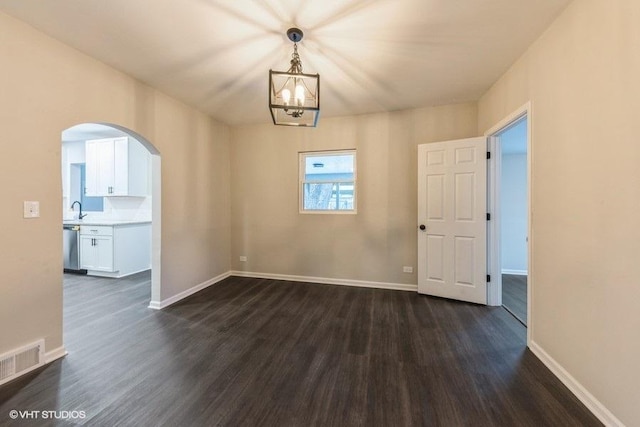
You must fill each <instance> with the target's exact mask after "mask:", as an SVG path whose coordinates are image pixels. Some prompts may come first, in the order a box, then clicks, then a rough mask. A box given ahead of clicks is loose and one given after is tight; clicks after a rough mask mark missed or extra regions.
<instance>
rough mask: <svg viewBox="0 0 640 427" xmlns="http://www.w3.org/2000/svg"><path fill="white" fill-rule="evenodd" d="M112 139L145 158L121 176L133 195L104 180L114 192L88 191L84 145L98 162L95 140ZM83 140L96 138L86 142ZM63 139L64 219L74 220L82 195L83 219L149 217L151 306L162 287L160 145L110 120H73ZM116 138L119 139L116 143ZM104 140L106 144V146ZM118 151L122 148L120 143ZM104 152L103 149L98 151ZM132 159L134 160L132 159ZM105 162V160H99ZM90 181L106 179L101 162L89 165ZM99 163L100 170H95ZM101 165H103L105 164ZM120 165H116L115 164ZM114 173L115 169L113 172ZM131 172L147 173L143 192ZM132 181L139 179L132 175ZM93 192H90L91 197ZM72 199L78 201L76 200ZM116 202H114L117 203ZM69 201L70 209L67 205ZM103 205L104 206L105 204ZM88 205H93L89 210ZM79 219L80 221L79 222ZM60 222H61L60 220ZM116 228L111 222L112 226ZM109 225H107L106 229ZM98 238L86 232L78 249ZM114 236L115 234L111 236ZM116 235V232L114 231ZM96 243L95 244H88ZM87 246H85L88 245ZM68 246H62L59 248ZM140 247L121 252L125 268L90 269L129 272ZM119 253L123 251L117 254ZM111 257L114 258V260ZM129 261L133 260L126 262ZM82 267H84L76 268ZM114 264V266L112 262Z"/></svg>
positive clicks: (119, 159) (100, 273)
mask: <svg viewBox="0 0 640 427" xmlns="http://www.w3.org/2000/svg"><path fill="white" fill-rule="evenodd" d="M108 140H113V141H116V142H114V144H115V146H116V147H117V146H120V147H122V144H123V143H124V144H125V145H124V146H125V147H129V148H128V150H129V151H127V153H128V155H129V156H130V158H131V159H134V158H135V159H138V161H140V159H141V158H145V159H146V160H145V161H146V162H147V163H146V164H144V165H143V166H144V167H142V166H140V165H135V164H132V165H130V166H129V167H128V170H129V171H130V180H129V179H125V180H124V181H125V182H126V183H127V184H128V185H130V187H129V188H128V190H127V191H133V193H132V195H133V196H130V195H129V194H126V193H124V194H121V193H119V192H118V191H115V192H114V191H113V190H114V187H113V186H111V185H107V187H105V188H108V190H106V191H109V192H112V193H113V194H114V196H113V197H107V196H110V194H109V195H106V194H101V193H100V191H98V192H95V191H92V190H89V192H87V186H86V183H87V147H90V148H89V155H90V156H92V159H93V160H92V161H90V164H92V162H93V163H96V162H97V164H100V160H96V157H95V156H100V153H99V152H97V151H96V149H94V148H92V147H94V146H99V147H102V145H100V144H99V143H98V142H99V141H108ZM87 141H92V143H93V142H96V143H95V144H93V145H91V146H89V145H88V144H92V143H88V142H87ZM61 143H62V148H63V149H62V187H63V198H62V210H63V224H64V220H65V219H66V220H67V221H66V222H67V223H69V222H72V221H73V220H74V219H77V216H79V207H80V206H82V201H85V203H84V204H85V210H84V211H83V215H86V216H85V217H84V218H83V219H82V221H87V219H88V218H91V217H93V218H100V219H110V220H112V223H114V224H116V223H118V221H123V222H126V221H127V220H136V221H141V222H144V221H145V220H146V219H147V218H148V222H149V223H150V231H149V234H150V242H149V248H148V250H149V257H150V266H151V274H150V276H151V279H150V281H151V291H150V301H148V302H150V304H149V305H150V306H151V307H153V306H154V304H153V301H160V291H161V257H160V248H161V242H160V239H161V179H160V176H161V175H160V169H161V157H160V152H159V151H158V149H157V148H156V147H155V146H154V145H153V144H152V143H151V142H150V141H149V140H147V139H146V138H144V137H143V136H142V135H140V134H138V133H136V132H134V131H132V130H130V129H128V128H125V127H123V126H120V125H117V124H113V123H98V122H93V123H81V124H78V125H75V126H72V127H70V128H68V129H65V130H64V131H63V132H62V137H61ZM118 144H120V145H118ZM106 145H108V144H105V146H106ZM120 151H122V149H120ZM118 152H119V151H118V149H117V148H116V149H115V154H113V156H115V157H114V158H115V160H113V161H115V162H122V161H123V158H122V156H121V155H119V154H117V153H118ZM102 154H104V152H102ZM132 162H133V160H132ZM103 166H104V165H103ZM89 169H90V170H89V172H90V173H89V182H91V183H92V184H94V183H95V182H97V181H98V180H100V179H103V180H104V179H108V178H105V177H104V171H103V172H100V170H99V169H100V167H95V166H94V167H90V168H89ZM96 169H98V172H96ZM103 169H105V168H103ZM116 170H118V168H116ZM96 173H97V174H98V178H97V179H94V178H92V177H95V176H96ZM116 175H117V172H116ZM134 176H137V177H138V178H140V179H144V178H146V179H147V181H146V185H147V187H146V189H147V190H146V192H141V190H140V189H139V188H141V187H140V185H138V186H137V187H136V188H137V190H133V188H134V187H135V185H134V184H133V182H134V181H133V180H134V178H133V177H134ZM115 179H116V180H119V181H118V182H122V181H123V180H122V176H116V177H115ZM135 182H139V181H138V180H136V181H135ZM92 196H93V197H92ZM74 202H78V203H75V204H74ZM116 202H117V203H116ZM72 205H73V209H72V208H71V206H72ZM105 205H107V206H106V208H105ZM88 209H93V211H90V210H88ZM92 222H93V223H94V224H99V221H97V220H94V221H92ZM80 223H82V222H80ZM63 228H64V226H63ZM114 230H115V228H114ZM100 232H102V230H98V233H100ZM109 232H111V231H107V233H109ZM136 238H137V239H140V235H138V236H133V237H131V239H136ZM97 239H98V237H97V236H96V238H92V237H90V238H89V240H87V239H86V238H85V239H84V240H82V241H80V239H79V244H78V248H77V250H78V251H79V252H82V251H81V249H82V247H81V244H82V243H86V245H87V246H90V247H95V246H98V245H97V243H98V242H97ZM112 239H115V236H114V237H112ZM118 239H119V237H118ZM92 245H94V246H92ZM87 246H85V248H86V247H87ZM63 250H66V248H63ZM139 252H141V251H134V254H133V256H130V255H123V257H124V258H125V259H127V265H126V267H125V268H123V269H118V272H116V273H111V272H110V271H109V269H108V268H106V269H104V268H101V267H102V266H99V267H96V270H95V271H94V273H96V275H98V276H103V277H118V276H119V275H123V274H125V275H126V274H127V273H128V272H135V271H136V269H138V270H139V269H140V267H139V266H135V264H134V263H133V260H135V258H136V257H138V256H139ZM121 255H122V254H121ZM67 256H68V254H66V253H65V263H66V262H67V259H66V258H67ZM113 262H116V261H115V258H114V261H113ZM86 264H87V263H85V265H84V267H86V266H87V265H86ZM129 264H131V265H129ZM78 267H83V266H82V265H78ZM78 269H79V270H82V268H78ZM114 270H115V268H114Z"/></svg>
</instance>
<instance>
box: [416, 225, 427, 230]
mask: <svg viewBox="0 0 640 427" xmlns="http://www.w3.org/2000/svg"><path fill="white" fill-rule="evenodd" d="M418 228H420V230H422V231H424V230H426V229H427V226H426V225H424V224H420V227H418Z"/></svg>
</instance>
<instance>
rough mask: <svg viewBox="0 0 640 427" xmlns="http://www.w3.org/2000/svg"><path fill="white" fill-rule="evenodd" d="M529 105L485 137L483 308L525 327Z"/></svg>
mask: <svg viewBox="0 0 640 427" xmlns="http://www.w3.org/2000/svg"><path fill="white" fill-rule="evenodd" d="M530 129H531V125H530V105H529V104H526V105H525V106H523V107H521V108H520V109H518V110H517V111H516V112H514V113H513V114H511V115H510V116H509V117H507V118H506V119H504V120H503V121H502V122H500V123H499V124H497V125H496V126H494V127H493V128H492V129H491V130H490V131H489V132H487V134H486V135H487V136H488V137H489V145H490V151H491V153H492V162H491V163H490V168H489V182H490V185H489V206H490V210H491V212H492V214H493V218H492V220H493V221H491V222H490V224H489V233H488V234H489V253H490V255H489V257H490V261H489V272H490V275H491V279H492V280H491V287H490V292H489V303H490V304H491V305H502V306H503V307H504V308H505V309H506V310H507V311H508V312H509V313H511V314H512V315H513V316H514V317H515V318H516V319H518V320H519V321H520V322H521V323H522V324H523V325H525V326H527V325H529V324H530V323H531V309H530V307H531V284H532V281H531V275H530V271H531V265H530V263H531V257H530V235H531V233H530V218H529V216H530V212H531V209H530V203H531V198H530V193H531V173H530V171H531V143H530V135H531V133H530Z"/></svg>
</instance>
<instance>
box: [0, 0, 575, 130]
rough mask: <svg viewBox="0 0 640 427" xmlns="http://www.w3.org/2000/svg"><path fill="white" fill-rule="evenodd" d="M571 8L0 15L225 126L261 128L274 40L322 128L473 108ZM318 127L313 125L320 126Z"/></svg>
mask: <svg viewBox="0 0 640 427" xmlns="http://www.w3.org/2000/svg"><path fill="white" fill-rule="evenodd" d="M569 1H570V0H322V1H318V0H315V1H312V0H298V1H295V0H263V1H258V0H254V1H251V0H236V1H230V0H180V1H177V0H0V10H3V11H5V12H6V13H8V14H10V15H13V16H15V17H17V18H19V19H21V20H23V21H26V22H28V23H29V24H31V25H32V26H34V27H36V28H38V29H40V30H42V31H44V32H45V33H48V34H50V35H51V36H53V37H55V38H57V39H59V40H61V41H63V42H64V43H66V44H69V45H71V46H73V47H75V48H77V49H79V50H81V51H83V52H86V53H88V54H89V55H91V56H93V57H95V58H97V59H99V60H101V61H103V62H105V63H107V64H109V65H111V66H113V67H115V68H117V69H119V70H122V71H124V72H126V73H128V74H130V75H132V76H134V77H136V78H138V79H140V80H142V81H144V82H146V83H147V84H149V85H151V86H154V87H156V88H158V89H160V90H162V91H163V92H165V93H168V94H170V95H173V96H175V97H176V98H178V99H181V100H183V101H185V102H186V103H188V104H191V105H193V106H195V107H197V108H199V109H200V110H202V111H204V112H207V113H209V114H210V115H211V116H213V117H215V118H217V119H219V120H221V121H223V122H226V123H228V124H231V125H235V124H241V123H259V122H267V121H270V115H269V110H268V108H267V102H268V96H267V79H268V71H269V69H270V68H272V69H274V70H286V69H287V68H288V67H289V60H290V56H291V52H292V50H293V45H292V43H291V42H290V41H289V40H288V39H287V38H286V35H285V32H286V30H287V28H289V27H291V26H297V27H299V28H301V29H302V30H303V31H304V33H305V36H304V39H303V41H302V42H301V43H300V44H299V53H300V57H301V59H302V64H303V66H304V71H305V72H308V73H319V74H320V78H321V118H320V123H321V122H322V117H330V116H342V115H352V114H361V113H371V112H379V111H393V110H400V109H406V108H415V107H424V106H430V105H442V104H450V103H459V102H466V101H474V100H477V99H478V98H479V97H480V96H481V95H482V94H483V93H484V92H485V91H486V90H487V89H488V88H489V87H490V86H491V85H492V84H493V83H494V82H495V81H496V80H497V79H498V78H499V77H500V76H501V75H502V74H503V73H504V72H505V71H506V70H507V68H508V67H509V66H510V65H511V64H512V63H513V62H514V61H515V60H516V59H517V58H518V57H519V56H520V55H521V54H522V53H524V51H525V50H526V48H527V47H528V46H529V45H530V44H531V43H532V42H533V41H534V40H535V39H536V38H538V37H539V36H540V34H542V32H543V31H544V29H545V28H547V26H548V25H549V24H550V23H551V22H552V21H553V19H554V17H556V16H557V15H558V14H559V13H560V11H561V10H562V9H563V8H564V7H565V6H566V5H567V4H568V3H569ZM320 125H321V124H320Z"/></svg>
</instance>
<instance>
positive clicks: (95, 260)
mask: <svg viewBox="0 0 640 427" xmlns="http://www.w3.org/2000/svg"><path fill="white" fill-rule="evenodd" d="M80 268H82V269H85V270H93V271H106V272H113V271H114V268H113V227H105V226H81V227H80Z"/></svg>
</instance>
